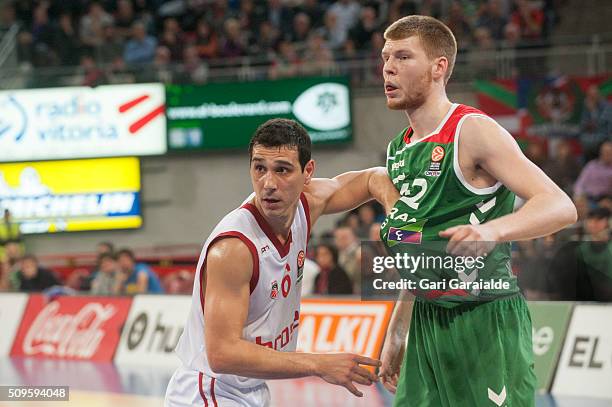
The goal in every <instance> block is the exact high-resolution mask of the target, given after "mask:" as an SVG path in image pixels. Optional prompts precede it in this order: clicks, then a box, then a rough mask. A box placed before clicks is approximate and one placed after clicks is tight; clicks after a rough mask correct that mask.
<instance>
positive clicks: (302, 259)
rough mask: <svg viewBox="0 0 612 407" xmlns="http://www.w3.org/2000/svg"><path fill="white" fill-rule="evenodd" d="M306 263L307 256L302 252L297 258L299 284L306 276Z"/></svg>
mask: <svg viewBox="0 0 612 407" xmlns="http://www.w3.org/2000/svg"><path fill="white" fill-rule="evenodd" d="M305 261H306V255H305V254H304V250H300V252H299V253H298V256H297V282H298V283H299V282H300V281H302V277H303V276H304V262H305Z"/></svg>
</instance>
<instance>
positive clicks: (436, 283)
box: [361, 242, 517, 302]
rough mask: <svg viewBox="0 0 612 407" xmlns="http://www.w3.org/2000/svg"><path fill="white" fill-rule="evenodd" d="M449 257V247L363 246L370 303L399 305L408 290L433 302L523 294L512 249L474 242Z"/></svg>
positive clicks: (365, 288)
mask: <svg viewBox="0 0 612 407" xmlns="http://www.w3.org/2000/svg"><path fill="white" fill-rule="evenodd" d="M456 250H457V251H458V252H459V253H460V254H456V253H454V254H451V253H449V252H447V243H446V242H427V243H422V244H400V245H395V246H393V247H391V248H389V249H387V248H385V247H384V246H383V244H382V243H381V242H363V243H362V246H361V294H362V298H363V299H364V300H368V299H369V300H395V299H397V298H398V295H399V293H400V292H401V291H402V290H407V291H410V292H412V293H413V294H415V295H417V296H421V297H424V298H428V299H438V298H439V299H442V298H451V299H452V300H453V301H459V302H461V301H464V300H465V301H479V300H490V299H493V298H496V297H500V296H504V295H508V294H509V293H513V292H516V291H517V282H516V278H515V277H514V276H513V275H512V273H511V271H510V262H509V260H510V246H509V245H505V244H501V245H500V244H498V245H496V244H494V243H490V244H487V243H482V242H477V243H476V242H470V243H469V244H464V245H463V247H460V248H456Z"/></svg>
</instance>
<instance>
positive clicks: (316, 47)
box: [302, 31, 336, 75]
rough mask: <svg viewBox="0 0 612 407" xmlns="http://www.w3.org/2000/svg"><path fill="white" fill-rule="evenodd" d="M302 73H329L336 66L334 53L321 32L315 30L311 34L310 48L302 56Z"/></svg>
mask: <svg viewBox="0 0 612 407" xmlns="http://www.w3.org/2000/svg"><path fill="white" fill-rule="evenodd" d="M302 60H303V64H302V73H303V74H308V75H325V74H329V73H330V72H332V71H333V69H334V68H335V66H336V65H335V62H334V55H333V53H332V51H331V50H330V49H329V47H328V46H327V45H326V44H325V41H324V39H323V37H322V36H321V34H319V33H318V32H316V31H314V32H312V33H311V34H310V39H309V40H308V48H307V49H306V52H304V56H303V58H302Z"/></svg>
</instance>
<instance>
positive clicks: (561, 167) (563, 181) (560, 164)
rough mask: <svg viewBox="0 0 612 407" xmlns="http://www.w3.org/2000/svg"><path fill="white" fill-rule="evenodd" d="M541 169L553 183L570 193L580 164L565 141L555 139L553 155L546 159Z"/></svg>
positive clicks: (578, 172)
mask: <svg viewBox="0 0 612 407" xmlns="http://www.w3.org/2000/svg"><path fill="white" fill-rule="evenodd" d="M542 169H543V170H544V172H545V173H546V175H548V176H549V177H550V179H552V180H553V181H555V184H557V185H559V186H560V187H561V189H563V190H564V191H565V192H566V193H568V194H570V195H571V192H572V188H573V186H574V182H575V181H576V179H577V178H578V175H579V174H580V165H579V164H578V159H577V158H576V156H574V154H572V149H571V147H570V144H569V143H568V142H567V141H565V140H559V141H557V145H556V146H555V155H554V157H552V158H549V159H548V160H546V162H545V164H544V166H543V168H542Z"/></svg>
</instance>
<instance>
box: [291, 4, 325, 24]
mask: <svg viewBox="0 0 612 407" xmlns="http://www.w3.org/2000/svg"><path fill="white" fill-rule="evenodd" d="M297 9H298V11H299V12H301V13H306V14H307V15H308V17H310V24H311V25H312V26H313V27H315V28H316V27H320V26H322V25H323V15H324V14H325V10H324V8H323V6H322V5H321V4H319V1H318V0H304V1H303V2H302V4H300V5H299V6H298V7H297Z"/></svg>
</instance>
